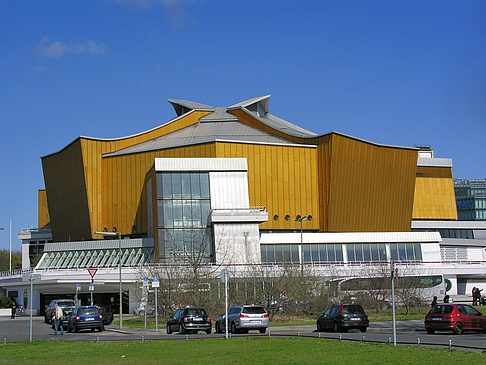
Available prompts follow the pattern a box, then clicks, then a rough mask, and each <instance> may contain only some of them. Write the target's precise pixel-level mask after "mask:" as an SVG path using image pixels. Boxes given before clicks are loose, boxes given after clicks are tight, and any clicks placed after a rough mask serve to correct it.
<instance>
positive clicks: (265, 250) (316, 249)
mask: <svg viewBox="0 0 486 365" xmlns="http://www.w3.org/2000/svg"><path fill="white" fill-rule="evenodd" d="M299 248H300V245H295V244H282V245H261V246H260V249H261V254H262V263H285V262H287V263H299V262H300V260H299ZM302 252H303V255H304V263H319V262H343V246H342V245H341V244H327V243H313V244H303V245H302Z"/></svg>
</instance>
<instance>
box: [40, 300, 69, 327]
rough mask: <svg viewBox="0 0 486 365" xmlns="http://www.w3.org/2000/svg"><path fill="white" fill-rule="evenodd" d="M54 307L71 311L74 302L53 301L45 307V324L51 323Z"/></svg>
mask: <svg viewBox="0 0 486 365" xmlns="http://www.w3.org/2000/svg"><path fill="white" fill-rule="evenodd" d="M56 305H59V307H61V308H62V310H63V311H64V309H65V308H71V309H72V308H74V307H75V304H74V300H72V299H53V300H51V302H50V303H49V305H48V306H47V307H46V310H45V312H44V322H46V323H51V322H52V317H54V307H55V306H56Z"/></svg>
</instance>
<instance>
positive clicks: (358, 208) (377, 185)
mask: <svg viewBox="0 0 486 365" xmlns="http://www.w3.org/2000/svg"><path fill="white" fill-rule="evenodd" d="M330 150H331V156H330V171H329V176H328V178H329V182H328V184H329V193H328V196H329V202H328V204H329V208H328V209H329V214H328V216H327V222H328V224H327V231H330V232H373V231H375V232H388V231H391V232H393V231H402V232H403V231H409V230H410V225H411V216H412V208H413V194H414V186H415V170H416V166H417V151H416V150H414V149H406V148H397V147H385V146H378V145H374V144H372V143H367V142H364V141H361V140H357V139H353V138H350V137H346V136H342V135H338V134H333V135H332V140H331V148H330ZM326 184H327V181H324V184H323V185H326Z"/></svg>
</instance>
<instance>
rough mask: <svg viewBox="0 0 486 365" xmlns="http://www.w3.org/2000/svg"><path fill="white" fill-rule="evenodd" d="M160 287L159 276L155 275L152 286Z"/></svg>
mask: <svg viewBox="0 0 486 365" xmlns="http://www.w3.org/2000/svg"><path fill="white" fill-rule="evenodd" d="M159 287H160V282H159V278H158V277H157V276H156V277H154V280H153V281H152V288H159Z"/></svg>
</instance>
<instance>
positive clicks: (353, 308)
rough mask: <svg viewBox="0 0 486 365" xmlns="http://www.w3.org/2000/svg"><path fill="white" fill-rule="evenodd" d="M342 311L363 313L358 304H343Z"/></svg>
mask: <svg viewBox="0 0 486 365" xmlns="http://www.w3.org/2000/svg"><path fill="white" fill-rule="evenodd" d="M343 313H352V314H355V313H364V311H363V308H362V307H361V306H360V305H344V306H343Z"/></svg>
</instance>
